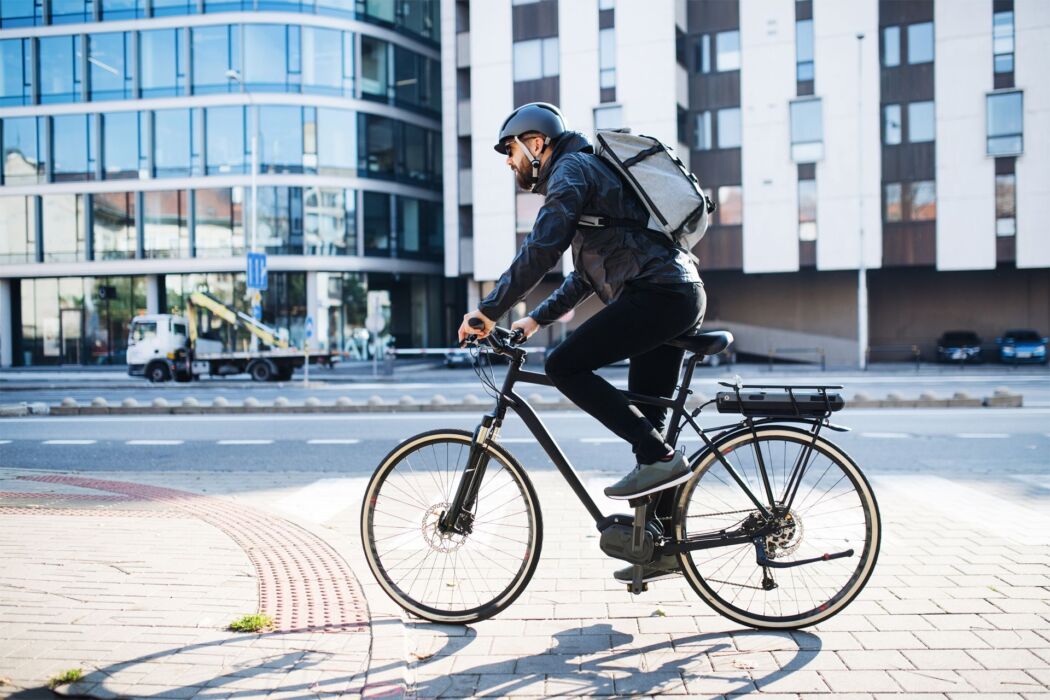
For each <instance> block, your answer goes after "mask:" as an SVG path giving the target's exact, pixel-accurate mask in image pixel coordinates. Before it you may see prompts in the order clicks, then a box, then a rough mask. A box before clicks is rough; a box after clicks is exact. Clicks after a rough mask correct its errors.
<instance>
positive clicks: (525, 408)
mask: <svg viewBox="0 0 1050 700" xmlns="http://www.w3.org/2000/svg"><path fill="white" fill-rule="evenodd" d="M507 351H508V353H509V354H510V355H511V363H510V367H509V369H508V371H507V376H506V377H505V378H504V380H503V386H502V388H501V389H500V391H499V394H498V396H497V397H496V406H495V408H494V409H493V410H492V411H491V412H490V413H487V414H485V415H484V416H483V417H482V420H481V424H480V425H479V426H478V428H477V429H476V430H475V432H474V438H473V441H472V444H471V449H470V455H469V456H468V459H467V466H466V468H465V469H464V472H463V478H462V479H461V480H460V483H459V486H458V488H457V489H456V494H455V497H454V498H453V501H452V503H451V504H450V507H449V510H448V511H447V512H446V513H445V515H444V516H443V517H442V519H441V526H442V527H443V528H447V529H454V530H461V531H462V530H463V529H466V530H467V531H469V528H470V526H471V522H472V517H473V516H472V515H471V513H470V511H471V510H472V509H473V507H474V503H475V500H476V499H477V494H478V490H479V488H480V486H481V481H482V478H483V477H484V474H485V467H486V466H487V463H488V452H487V450H485V449H484V446H485V444H486V443H487V442H488V441H489V440H492V439H494V438H496V437H498V435H499V430H500V428H501V427H502V424H503V420H504V419H505V418H506V414H507V410H508V409H511V410H513V411H514V412H515V413H516V414H517V415H518V416H519V417H520V418H521V420H522V421H523V422H524V423H525V426H526V427H527V428H528V430H529V432H531V433H532V435H533V436H534V437H535V438H536V440H537V442H539V444H540V446H541V447H542V448H543V451H544V452H546V454H547V456H548V457H549V458H550V460H551V462H553V464H554V466H555V468H556V469H557V470H558V472H559V473H560V474H561V475H562V477H563V478H564V479H565V481H566V482H567V483H568V484H569V487H570V488H571V489H572V491H573V493H575V494H576V497H577V498H579V499H580V502H581V503H582V504H583V506H584V508H586V509H587V512H588V513H589V514H590V516H591V517H592V518H593V519H594V521H595V524H596V525H598V524H599V523H601V522H602V521H603V520H605V519H606V516H605V514H604V513H602V511H601V509H600V508H599V507H598V505H597V504H596V503H595V502H594V499H593V498H591V495H590V493H588V491H587V489H586V488H585V487H584V485H583V483H582V482H581V481H580V477H579V475H578V474H577V472H576V469H575V468H574V467H573V466H572V464H571V462H569V459H568V457H566V456H565V453H564V452H563V451H562V449H561V447H560V446H559V445H558V443H557V442H556V441H555V439H554V437H553V436H552V435H551V434H550V431H548V430H547V427H546V426H545V425H544V423H543V421H542V420H541V419H540V417H539V416H538V415H537V414H536V411H535V410H534V409H533V408H532V406H530V405H529V403H528V402H527V401H525V399H523V398H522V397H521V396H519V395H518V394H517V393H515V391H514V386H515V384H517V383H519V382H521V383H525V384H537V385H541V386H554V383H553V382H552V381H551V379H550V378H549V377H548V376H547V375H546V374H543V373H540V372H532V371H529V370H525V369H522V363H523V362H524V359H525V352H524V351H523V350H521V349H520V348H508V349H507ZM700 359H702V358H701V356H699V355H696V354H690V355H689V357H688V359H687V360H686V363H685V373H684V375H683V377H682V383H681V384H680V385H679V387H678V390H677V392H676V394H675V397H674V398H672V399H669V398H664V397H658V396H649V395H644V394H638V393H634V392H630V391H623V392H622V393H623V394H624V396H625V397H626V398H627V399H628V400H630V401H633V402H636V403H646V404H651V405H655V406H662V407H664V408H669V409H671V416H670V420H669V421H668V440H667V441H668V443H669V444H670V445H671V446H675V445H676V443H677V441H678V437H679V435H680V433H681V430H682V427H683V426H684V424H689V425H691V426H692V427H693V429H694V430H695V431H696V432H697V434H698V435H699V436H700V438H701V440H702V441H703V442H704V447H702V448H700V449H699V450H697V451H696V452H695V453H693V454H692V455H691V456H690V460H689V461H690V462H691V463H692V462H693V461H694V460H696V459H697V458H698V457H699V456H701V455H702V454H703V453H704V452H706V451H713V452H714V454H715V456H716V458H717V459H718V460H719V461H720V462H721V463H722V465H723V466H724V467H725V469H726V470H727V472H728V473H729V474H730V475H731V476H732V477H733V480H734V481H735V482H736V483H737V485H738V486H739V487H740V488H741V489H742V490H743V491H744V493H745V494H746V495H747V497H748V498H749V499H750V500H751V502H752V503H753V504H754V505H755V508H756V509H757V510H758V511H759V512H760V513H761V514H762V516H763V518H764V519H765V520H767V521H771V520H772V518H773V514H772V513H771V512H770V509H769V507H767V505H766V504H765V503H763V502H762V501H761V500H760V499H759V498H758V497H757V496H756V495H755V494H754V493H753V492H752V490H751V489H750V488H749V487H748V484H747V483H746V482H745V480H744V479H743V478H742V477H741V476H740V474H739V472H738V471H737V470H736V469H735V468H734V467H733V466H732V465H731V464H730V463H729V461H728V460H727V459H726V457H725V455H723V454H722V452H721V451H720V450H719V449H718V446H717V444H716V443H717V442H718V441H720V439H721V438H722V437H723V436H726V435H728V434H730V433H735V432H736V431H735V430H723V432H720V433H718V434H717V435H716V436H715V439H714V440H712V439H711V438H709V437H708V436H707V434H706V433H705V432H704V430H703V429H702V428H701V427H700V426H699V425H698V424H697V423H696V421H695V420H694V418H695V416H696V415H698V414H699V413H700V409H699V408H697V409H694V410H692V411H687V410H686V408H685V403H686V400H687V399H688V397H689V395H690V394H691V393H692V392H691V391H690V389H689V386H690V384H691V383H692V378H693V373H694V370H695V369H696V365H697V363H698V362H699V361H700ZM766 422H772V420H771V419H770V420H763V419H759V420H758V421H755V420H754V419H752V418H750V417H748V418H745V419H744V420H742V421H740V422H738V423H735V424H733V425H732V426H728V427H736V428H738V429H743V428H744V427H746V428H747V429H749V430H751V431H752V432H754V430H755V425H756V423H759V424H761V423H766ZM787 422H802V423H807V424H810V425H811V426H813V441H812V442H811V443H810V445H808V446H807V447H806V449H804V450H803V451H802V453H801V454H800V456H799V459H798V460H797V461H796V464H795V466H794V468H793V471H792V478H791V479H790V480H789V483H788V488H787V489H786V493H785V495H787V496H788V499H787V501H786V505H785V506H784V507H782V508H781V509H778V510H784V511H785V512H786V510H787V509H788V508H789V507H790V504H791V500H792V499H793V498H794V492H795V490H797V488H798V484H799V483H801V480H802V478H803V476H804V475H805V474H804V473H805V468H806V466H807V464H808V458H809V453H810V450H811V447H812V444H813V443H815V441H816V436H817V435H818V434H819V432H820V427H821V421H818V420H807V419H794V420H790V419H789V420H788V421H787ZM723 427H724V426H719V429H722V428H723ZM758 459H759V461H760V464H761V467H760V472H761V473H762V481H763V488H764V491H765V496H766V498H767V499H768V501H767V502H768V503H769V504H773V503H775V500H774V497H773V494H772V490H771V488H770V485H769V479H768V476H767V475H766V470H765V465H764V464H763V463H762V462H761V454H759V455H758ZM642 500H643V501H648V497H646V498H643V499H642ZM631 505H632V506H636V503H635V502H634V501H632V502H631ZM763 534H765V532H764V530H759V531H753V530H752V531H749V532H747V533H745V532H744V531H743V530H742V529H741V530H740V531H739V532H737V531H733V532H726V533H719V534H716V535H707V536H697V537H693V538H689V540H687V541H684V542H674V543H671V544H669V545H667V547H666V548H665V551H666V552H667V553H672V552H679V551H691V550H696V549H708V548H712V547H722V546H728V545H733V544H740V543H743V542H750V541H752V540H753V538H754V537H756V536H760V535H763Z"/></svg>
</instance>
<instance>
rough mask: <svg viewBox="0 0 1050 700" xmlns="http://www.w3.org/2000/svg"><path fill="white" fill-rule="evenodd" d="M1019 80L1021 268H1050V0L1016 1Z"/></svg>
mask: <svg viewBox="0 0 1050 700" xmlns="http://www.w3.org/2000/svg"><path fill="white" fill-rule="evenodd" d="M1014 26H1015V27H1017V39H1016V42H1017V43H1016V46H1017V48H1016V59H1015V61H1016V67H1015V75H1016V84H1017V87H1018V88H1020V89H1022V90H1024V137H1023V138H1024V155H1022V156H1020V157H1018V158H1017V164H1016V165H1017V236H1016V240H1017V267H1050V163H1048V162H1047V161H1048V160H1050V80H1048V78H1047V66H1050V4H1048V3H1045V2H1040V1H1039V0H1014Z"/></svg>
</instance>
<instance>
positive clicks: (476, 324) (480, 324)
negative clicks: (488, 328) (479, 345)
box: [467, 316, 485, 330]
mask: <svg viewBox="0 0 1050 700" xmlns="http://www.w3.org/2000/svg"><path fill="white" fill-rule="evenodd" d="M467 325H468V326H470V327H471V328H477V329H478V330H480V329H482V328H484V327H485V322H484V321H482V320H481V319H480V318H478V317H477V316H475V317H474V318H472V319H470V320H469V321H467Z"/></svg>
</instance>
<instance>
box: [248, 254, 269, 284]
mask: <svg viewBox="0 0 1050 700" xmlns="http://www.w3.org/2000/svg"><path fill="white" fill-rule="evenodd" d="M248 289H262V290H265V289H266V253H248Z"/></svg>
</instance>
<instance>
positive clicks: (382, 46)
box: [361, 36, 390, 102]
mask: <svg viewBox="0 0 1050 700" xmlns="http://www.w3.org/2000/svg"><path fill="white" fill-rule="evenodd" d="M389 53H390V51H389V45H388V44H387V43H386V42H385V41H382V40H380V39H375V38H373V37H370V36H362V37H361V93H362V94H363V95H364V96H365V97H369V96H372V97H378V98H379V100H380V101H381V102H385V101H386V99H387V84H388V82H389V81H388V71H389V69H388V67H387V64H388V55H389Z"/></svg>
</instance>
